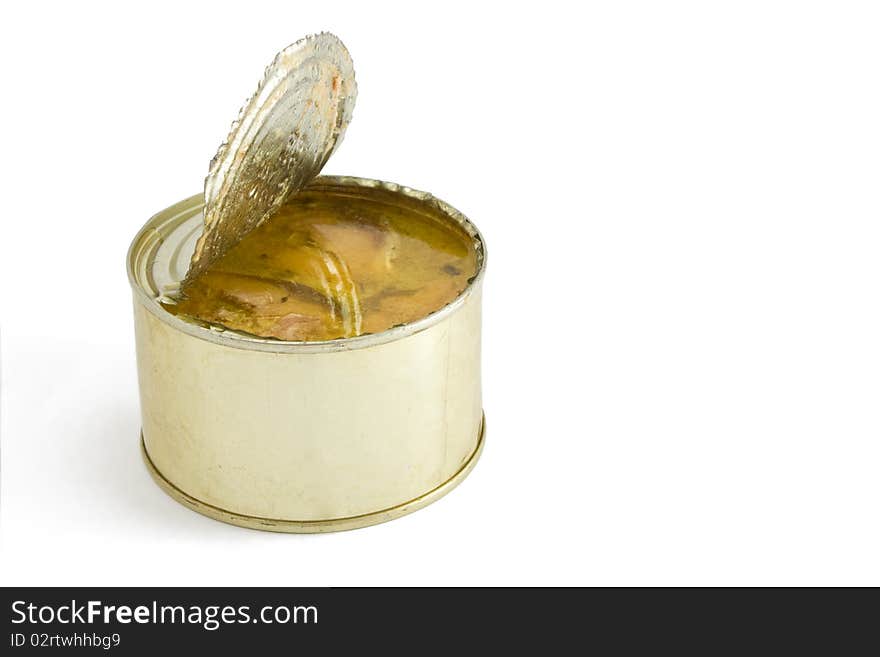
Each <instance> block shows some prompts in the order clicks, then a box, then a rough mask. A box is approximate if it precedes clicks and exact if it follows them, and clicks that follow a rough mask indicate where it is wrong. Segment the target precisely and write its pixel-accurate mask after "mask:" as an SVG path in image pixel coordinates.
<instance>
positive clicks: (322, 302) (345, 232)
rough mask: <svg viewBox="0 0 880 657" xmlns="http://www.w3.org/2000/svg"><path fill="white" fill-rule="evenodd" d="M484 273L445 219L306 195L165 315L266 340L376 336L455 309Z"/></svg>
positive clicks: (466, 241)
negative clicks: (449, 307) (474, 279)
mask: <svg viewBox="0 0 880 657" xmlns="http://www.w3.org/2000/svg"><path fill="white" fill-rule="evenodd" d="M476 271H477V255H476V250H475V248H474V243H473V239H472V238H471V237H470V236H468V235H467V234H466V233H465V232H464V230H462V229H461V228H459V227H457V226H454V225H452V224H451V223H450V222H449V221H443V219H442V218H440V217H433V216H430V215H428V214H422V213H420V212H418V211H416V210H412V209H409V208H405V207H400V206H398V205H393V204H391V203H386V202H384V201H380V200H376V199H366V198H362V197H358V196H345V195H341V194H328V193H325V192H320V191H312V192H309V191H305V192H301V193H300V194H298V195H297V196H296V197H295V198H294V199H293V200H292V201H291V202H289V203H288V204H287V205H285V206H284V207H283V208H282V209H281V210H280V211H279V212H278V213H277V214H276V215H274V216H273V217H272V218H270V219H269V220H268V221H267V222H266V223H264V224H263V225H262V226H260V227H259V228H257V229H256V230H254V231H253V232H251V233H250V234H248V235H247V236H246V237H245V238H244V239H243V240H242V241H241V242H239V243H238V244H237V245H236V246H234V247H233V248H232V249H231V250H230V251H228V252H227V253H226V254H225V255H224V256H223V257H222V258H220V259H219V260H218V261H217V262H215V263H214V264H213V265H211V266H210V267H209V268H208V269H207V270H206V271H205V272H203V273H202V274H200V275H199V276H198V277H197V278H196V279H195V280H193V281H192V282H191V283H189V284H188V285H187V286H186V287H185V288H184V289H183V290H182V296H181V298H180V299H179V300H178V301H177V303H174V304H165V308H166V309H167V310H169V311H170V312H173V313H175V314H181V315H186V316H189V317H191V318H194V319H196V320H199V321H202V322H207V323H209V324H215V325H220V326H223V327H226V328H229V329H234V330H236V331H242V332H245V333H250V334H253V335H257V336H261V337H272V338H278V339H280V340H295V341H315V340H332V339H336V338H347V337H354V336H358V335H363V334H366V333H378V332H380V331H384V330H387V329H389V328H392V327H394V326H397V325H399V324H405V323H408V322H412V321H415V320H417V319H421V318H422V317H425V316H427V315H429V314H430V313H432V312H434V311H436V310H439V309H440V308H442V307H443V306H445V305H446V304H448V303H450V302H451V301H453V300H454V299H455V298H456V297H457V296H458V295H459V294H460V293H461V292H462V291H463V290H464V289H465V287H467V284H468V280H469V279H470V278H471V277H473V276H474V274H475V273H476Z"/></svg>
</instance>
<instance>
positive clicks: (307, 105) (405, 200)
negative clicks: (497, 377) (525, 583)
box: [128, 33, 486, 532]
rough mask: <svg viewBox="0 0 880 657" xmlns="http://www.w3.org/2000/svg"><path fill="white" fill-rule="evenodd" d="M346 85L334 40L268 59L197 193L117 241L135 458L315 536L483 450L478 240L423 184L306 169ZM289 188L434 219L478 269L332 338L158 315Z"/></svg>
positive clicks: (419, 495) (350, 72) (428, 495)
mask: <svg viewBox="0 0 880 657" xmlns="http://www.w3.org/2000/svg"><path fill="white" fill-rule="evenodd" d="M356 92H357V87H356V84H355V81H354V68H353V65H352V63H351V59H350V57H349V55H348V51H347V50H346V49H345V47H344V46H343V45H342V43H341V42H340V41H339V40H338V39H337V38H336V37H334V36H332V35H329V34H326V33H325V34H320V35H316V36H313V37H307V38H306V39H303V40H301V41H299V42H297V43H295V44H293V45H292V46H290V47H288V48H286V49H285V50H283V51H281V52H280V53H279V54H278V56H277V57H276V58H275V60H274V61H273V62H272V64H270V66H269V67H268V68H267V69H266V73H265V76H264V79H263V81H262V82H261V83H260V86H259V87H258V89H257V92H256V93H255V94H254V96H253V97H252V98H251V99H250V100H249V101H248V103H247V104H246V105H245V106H244V108H243V109H242V111H241V113H240V115H239V118H238V119H237V120H236V122H235V123H233V127H232V131H231V132H230V134H229V136H228V137H227V139H226V141H225V142H224V143H223V145H222V146H221V147H220V150H219V151H218V153H217V155H216V156H215V158H214V160H213V161H212V163H211V169H210V172H209V174H208V178H207V179H206V181H205V193H204V194H203V195H202V194H200V195H197V196H193V197H191V198H189V199H186V200H184V201H181V202H180V203H178V204H176V205H174V206H172V207H170V208H168V209H166V210H164V211H162V212H160V213H159V214H157V215H155V216H154V217H152V218H151V219H150V220H149V221H148V222H147V224H146V225H145V226H144V227H143V229H141V231H140V232H139V233H138V235H137V236H136V237H135V239H134V242H133V243H132V245H131V248H130V250H129V254H128V276H129V280H130V282H131V287H132V290H133V294H134V318H135V336H136V342H137V364H138V378H139V386H140V400H141V416H142V443H141V444H142V449H143V456H144V460H145V462H146V464H147V467H148V468H149V470H150V473H151V474H152V476H153V478H154V479H155V480H156V482H157V483H158V484H159V486H161V487H162V488H163V489H164V490H165V491H166V492H167V493H168V494H170V495H171V496H172V497H174V498H175V499H177V500H178V501H180V502H182V503H183V504H185V505H187V506H189V507H191V508H192V509H194V510H196V511H198V512H200V513H203V514H205V515H207V516H210V517H212V518H215V519H218V520H222V521H224V522H229V523H232V524H236V525H241V526H244V527H251V528H255V529H264V530H270V531H280V532H328V531H337V530H345V529H354V528H357V527H363V526H366V525H371V524H376V523H379V522H384V521H386V520H391V519H392V518H396V517H398V516H401V515H404V514H406V513H409V512H411V511H414V510H416V509H419V508H421V507H423V506H425V505H426V504H429V503H430V502H432V501H434V500H436V499H437V498H439V497H441V496H442V495H444V494H445V493H447V492H448V491H449V490H450V489H452V488H453V487H454V486H455V485H456V484H458V483H459V482H460V481H461V480H462V479H463V478H464V477H465V476H467V474H468V473H469V472H470V470H471V468H473V466H474V464H475V463H476V461H477V459H478V457H479V455H480V451H481V449H482V446H483V435H484V431H485V425H484V421H483V413H482V405H481V395H480V301H481V290H482V280H483V272H484V271H485V266H486V252H485V248H484V245H483V240H482V237H481V236H480V234H479V232H478V231H477V229H476V227H475V226H474V225H473V224H471V222H470V221H468V219H466V218H465V217H464V216H463V215H462V214H461V213H460V212H458V211H457V210H455V209H454V208H452V207H451V206H449V205H447V204H446V203H443V202H442V201H439V200H438V199H436V198H434V197H433V196H431V195H430V194H427V193H424V192H418V191H415V190H413V189H409V188H406V187H401V186H399V185H395V184H391V183H384V182H379V181H376V180H368V179H363V178H350V177H335V176H318V175H317V174H318V173H319V172H320V169H321V167H322V166H323V164H324V163H325V162H326V160H327V158H328V157H329V156H330V154H331V153H332V152H333V150H334V149H335V147H336V145H337V144H338V142H339V141H340V140H341V138H342V135H343V133H344V131H345V128H346V126H347V124H348V121H349V120H350V117H351V112H352V108H353V105H354V99H355V96H356ZM299 193H307V194H308V195H309V197H310V198H317V199H324V200H325V201H327V202H328V203H331V202H332V203H335V204H336V206H335V207H342V208H343V210H344V211H346V212H348V209H349V205H350V204H353V203H355V202H363V203H368V204H369V203H377V204H384V206H386V207H390V208H392V209H393V210H394V211H395V212H397V211H400V212H408V213H411V215H412V216H416V215H418V216H420V217H425V218H427V219H428V220H429V221H431V222H439V225H440V226H445V227H446V228H448V229H450V230H454V231H455V232H457V233H458V234H460V235H461V236H462V238H463V240H464V243H466V244H467V245H468V248H472V252H473V253H474V254H475V258H476V269H475V273H474V275H473V276H472V277H469V278H467V279H463V280H462V284H464V283H465V282H466V285H465V286H464V287H463V289H461V288H456V289H455V290H454V293H457V296H455V298H454V299H452V301H450V302H448V303H445V305H443V306H442V307H439V308H438V309H436V310H435V311H434V312H431V313H429V314H426V315H424V316H420V317H419V318H418V319H416V320H414V321H408V322H403V323H398V324H389V326H390V328H387V329H385V330H377V331H374V332H372V333H365V332H363V331H360V332H359V334H351V335H348V334H347V335H346V336H345V337H341V338H338V339H329V338H328V339H321V340H309V339H302V340H300V341H288V340H286V339H275V338H273V337H259V336H258V335H254V334H251V333H242V332H240V331H235V330H230V329H229V327H228V326H225V327H224V326H222V325H221V326H218V325H215V324H212V323H210V322H209V323H203V322H199V321H191V320H190V318H187V317H186V316H181V315H179V314H178V313H176V312H171V311H169V310H168V308H167V305H166V304H167V303H168V302H169V301H170V300H171V301H173V299H170V296H173V295H174V294H175V292H176V291H178V292H179V291H180V290H181V289H183V290H186V289H187V288H186V286H187V285H188V284H189V283H190V282H191V281H192V280H197V278H194V277H197V276H198V275H199V274H200V272H205V271H210V267H211V263H212V262H219V261H222V258H223V256H224V254H225V253H229V252H230V251H229V250H230V249H232V248H234V247H235V246H236V245H237V244H239V243H241V240H243V239H244V237H245V236H246V235H248V234H249V233H251V232H253V231H255V230H256V229H257V228H259V227H260V226H261V225H263V224H264V223H266V222H267V221H271V219H272V217H273V216H277V213H278V211H279V210H280V209H282V208H283V207H284V206H285V204H286V203H287V202H288V201H289V199H291V198H292V197H294V196H296V195H297V194H299ZM266 225H267V227H268V226H269V225H268V224H266ZM284 243H286V242H279V244H284ZM308 248H311V247H308ZM265 255H266V254H261V255H260V257H261V258H262V257H265ZM458 273H459V274H460V272H458ZM292 283H293V284H295V285H298V284H300V283H299V282H298V281H296V280H293V281H292ZM181 286H183V287H181ZM459 289H460V290H461V291H460V292H458V290H459ZM183 296H184V297H185V296H186V295H185V294H184V295H183ZM282 301H284V302H285V303H287V297H284V298H283V299H282Z"/></svg>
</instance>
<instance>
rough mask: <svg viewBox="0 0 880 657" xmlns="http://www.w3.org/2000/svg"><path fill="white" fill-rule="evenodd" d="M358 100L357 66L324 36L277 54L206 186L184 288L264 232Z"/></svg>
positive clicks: (332, 144)
mask: <svg viewBox="0 0 880 657" xmlns="http://www.w3.org/2000/svg"><path fill="white" fill-rule="evenodd" d="M356 97H357V84H356V83H355V79H354V65H353V64H352V61H351V57H350V55H349V54H348V50H346V48H345V46H344V45H343V44H342V41H340V40H339V39H338V38H337V37H335V36H333V35H332V34H329V33H327V32H323V33H321V34H317V35H312V36H308V37H305V38H304V39H300V40H299V41H297V42H296V43H294V44H292V45H290V46H288V47H287V48H285V49H284V50H282V51H281V52H279V53H278V54H277V55H276V56H275V59H274V60H273V61H272V63H271V64H269V66H268V68H266V73H265V75H264V76H263V80H262V82H260V85H259V87H257V91H256V93H254V95H253V96H252V97H251V99H250V100H248V102H247V103H245V105H244V107H242V109H241V112H240V113H239V116H238V119H237V120H236V121H235V122H234V123H233V124H232V129H231V130H230V132H229V136H228V137H227V138H226V142H225V143H224V144H223V145H221V146H220V149H219V150H218V151H217V154H216V155H215V156H214V159H213V160H211V167H210V171H209V172H208V177H207V178H205V231H204V233H202V236H201V237H200V238H199V240H198V242H197V243H196V248H195V252H194V253H193V256H192V261H191V263H190V267H189V271H188V272H187V274H186V278H185V279H184V284H185V283H186V282H187V281H190V280H192V279H193V278H195V277H196V276H197V275H198V274H200V273H201V272H203V271H204V270H205V269H206V268H207V267H208V266H209V265H210V264H211V263H213V262H214V261H216V260H217V259H218V258H220V257H221V256H222V255H223V254H224V253H226V252H227V251H228V250H229V249H230V248H231V247H233V246H235V244H237V243H238V242H239V241H241V239H242V238H243V237H244V236H245V235H247V234H248V233H249V232H250V231H252V230H253V229H255V228H256V227H257V226H259V225H260V224H262V223H263V222H264V221H265V220H266V219H268V218H269V217H270V216H271V215H273V214H274V213H275V212H276V210H278V208H279V207H280V206H281V205H282V204H283V203H284V202H285V200H286V199H288V198H289V197H290V196H292V195H293V194H296V193H297V192H298V191H299V190H301V189H302V188H303V187H305V185H306V184H307V183H308V182H309V181H310V180H312V179H313V178H314V177H315V176H317V175H318V173H319V172H320V171H321V168H322V167H323V166H324V163H325V162H326V161H327V159H328V158H329V157H330V155H331V154H332V153H333V151H334V150H335V149H336V146H337V145H338V144H339V142H341V141H342V137H343V134H344V133H345V128H346V127H347V126H348V122H349V121H350V120H351V114H352V110H353V109H354V103H355V98H356Z"/></svg>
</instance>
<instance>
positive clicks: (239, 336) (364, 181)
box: [126, 175, 488, 354]
mask: <svg viewBox="0 0 880 657" xmlns="http://www.w3.org/2000/svg"><path fill="white" fill-rule="evenodd" d="M334 186H335V187H360V188H370V189H382V190H384V191H387V192H391V193H393V194H401V195H403V196H406V197H408V198H410V199H413V200H416V201H418V202H419V203H423V204H425V205H427V206H429V207H431V208H432V209H434V210H436V211H438V212H439V213H441V214H442V215H444V216H446V217H448V218H449V219H451V220H453V221H454V222H456V223H457V224H459V225H460V226H461V227H462V228H463V229H464V230H465V231H466V232H467V233H468V235H470V236H471V238H473V240H474V243H475V245H476V249H477V272H476V274H474V276H473V277H472V278H471V279H470V280H469V282H468V285H467V286H466V287H465V289H464V290H462V291H461V293H460V294H459V295H458V296H457V297H456V298H455V299H453V300H452V301H450V302H449V303H448V304H446V305H445V306H443V307H442V308H439V309H438V310H435V311H434V312H432V313H430V314H428V315H426V316H425V317H422V318H420V319H417V320H416V321H414V322H409V323H406V324H401V325H399V326H395V327H392V328H390V329H387V330H385V331H380V332H379V333H369V334H365V335H359V336H356V337H353V338H336V339H334V340H321V341H313V342H292V341H284V340H278V339H275V338H262V337H259V336H252V335H247V334H245V333H239V332H236V331H232V330H218V329H214V328H208V327H205V326H200V325H199V324H195V323H193V322H189V321H187V320H185V319H182V318H180V317H178V316H177V315H173V314H172V313H170V312H168V311H167V310H165V309H164V308H163V307H162V306H161V304H160V303H159V301H158V299H157V298H155V297H153V296H151V295H150V294H148V293H147V291H146V289H144V286H143V285H142V284H141V281H140V280H139V279H138V276H137V274H136V272H135V271H134V269H135V264H134V263H135V261H136V260H140V256H141V255H142V254H143V251H144V246H145V244H144V242H145V241H146V240H147V239H148V238H149V237H152V236H153V235H154V234H157V233H159V231H158V230H157V228H156V226H155V225H154V224H156V223H157V222H158V221H159V220H160V219H164V220H165V221H168V220H169V218H168V215H169V214H171V215H172V216H171V218H170V220H173V219H175V218H179V217H180V216H181V215H182V214H183V213H184V212H187V213H188V212H189V211H191V210H192V209H193V206H194V205H203V204H204V197H203V196H202V194H196V195H194V196H191V197H189V198H187V199H184V200H183V201H179V202H178V203H175V204H174V205H171V206H169V207H168V208H165V209H164V210H162V211H160V212H158V213H156V214H155V215H153V216H152V217H150V219H149V220H148V221H147V223H146V224H144V226H143V228H141V229H140V230H139V231H138V233H137V234H136V235H135V237H134V239H133V240H132V242H131V245H130V246H129V248H128V254H127V257H126V271H127V273H128V281H129V284H130V285H131V289H132V292H133V294H134V296H135V299H136V300H137V301H138V302H140V304H141V305H143V306H144V308H146V309H147V310H148V311H149V312H151V313H152V314H153V315H154V316H156V317H157V318H158V319H159V320H160V321H162V322H164V323H166V324H169V325H171V326H172V327H174V328H176V329H177V330H179V331H181V332H183V333H186V334H187V335H190V336H192V337H195V338H198V339H201V340H206V341H207V342H213V343H215V344H220V345H223V346H226V347H232V348H234V349H244V350H248V351H263V352H269V353H277V354H289V353H298V354H305V353H327V352H338V351H352V350H355V349H365V348H368V347H374V346H377V345H381V344H385V343H388V342H394V341H396V340H400V339H402V338H405V337H408V336H410V335H414V334H416V333H419V332H421V331H424V330H426V329H428V328H431V327H432V326H434V325H435V324H438V323H440V322H442V321H443V320H444V319H446V318H447V317H448V316H450V315H452V314H453V313H455V312H456V310H458V308H459V307H460V306H462V305H464V303H465V302H466V301H467V299H468V298H469V297H470V296H472V295H473V294H475V293H476V291H477V290H478V289H479V287H480V285H481V284H482V281H483V275H484V272H485V271H486V259H487V255H488V254H487V252H486V243H485V240H484V239H483V236H482V234H481V233H480V231H479V229H478V228H477V227H476V226H475V225H474V224H473V223H472V222H471V221H470V219H468V218H467V217H466V216H465V215H464V214H462V213H461V212H459V211H458V210H456V209H455V208H454V207H452V206H451V205H449V204H448V203H446V202H445V201H442V200H440V199H438V198H437V197H435V196H433V195H432V194H430V193H428V192H423V191H420V190H417V189H413V188H411V187H406V186H403V185H398V184H397V183H391V182H385V181H382V180H374V179H372V178H359V177H355V176H325V175H322V176H318V177H316V178H315V179H314V180H313V181H312V182H311V183H309V185H307V186H306V189H309V188H315V187H334ZM187 216H190V215H189V214H188V215H187ZM180 220H181V221H183V220H184V219H180ZM154 246H155V245H154Z"/></svg>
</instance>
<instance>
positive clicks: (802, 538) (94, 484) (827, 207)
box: [0, 0, 880, 585]
mask: <svg viewBox="0 0 880 657" xmlns="http://www.w3.org/2000/svg"><path fill="white" fill-rule="evenodd" d="M579 4H581V3H553V2H542V3H536V4H535V5H533V6H530V7H528V8H524V7H522V6H521V5H519V4H518V3H498V4H497V5H489V4H488V3H487V4H485V5H484V4H482V3H476V2H468V3H461V4H456V3H452V2H444V3H442V4H439V5H437V6H436V7H435V8H434V9H430V10H429V9H426V8H423V7H422V5H418V4H416V3H401V4H399V5H391V4H385V3H381V2H373V1H371V2H357V3H356V2H351V3H348V2H338V1H334V2H309V3H293V2H289V1H285V2H275V3H261V2H255V1H253V0H248V1H246V2H245V1H238V2H235V3H220V2H211V3H205V4H203V5H197V4H191V3H184V2H175V3H168V4H164V3H159V2H150V3H143V4H142V8H140V9H131V8H127V7H124V6H123V4H122V3H113V4H110V3H108V4H107V5H97V4H86V3H58V4H54V5H53V4H46V3H15V4H14V5H10V6H7V7H6V8H4V10H3V14H4V15H3V19H2V22H0V61H2V64H0V66H2V81H0V84H2V87H0V93H2V105H0V113H2V124H0V125H2V142H0V147H2V156H0V180H2V190H3V196H2V209H0V221H2V229H0V294H2V296H0V335H2V338H0V339H2V491H0V492H2V497H0V528H2V536H0V545H2V559H0V567H2V575H0V576H2V580H0V581H2V583H3V584H42V585H48V584H96V585H97V584H104V585H134V584H152V585H164V584H168V585H171V584H178V585H196V584H206V585H221V584H237V585H245V584H250V585H345V584H348V585H361V584H378V585H395V584H404V585H410V584H412V585H423V584H424V585H427V584H439V585H446V584H465V585H467V584H473V585H489V584H499V585H506V584H562V585H565V584H583V585H599V584H618V585H629V584H649V585H650V584H697V585H702V584H734V585H737V584H766V585H781V584H874V585H877V584H880V560H878V558H877V555H878V553H880V529H878V517H880V514H878V506H880V476H878V470H880V442H878V438H880V406H878V401H880V308H878V295H877V284H878V281H880V276H878V274H880V271H878V269H880V257H878V255H880V254H878V246H880V245H878V240H880V223H878V219H880V214H878V210H880V193H878V181H880V91H878V89H880V87H878V80H880V39H878V38H877V35H878V30H880V20H878V19H880V16H878V14H877V12H876V11H875V10H873V8H872V6H871V3H863V4H858V3H840V2H827V3H816V2H789V3H785V2H724V3H718V2H716V3H704V2H671V3H654V2H641V3H639V2H603V3H587V4H585V6H584V7H583V8H582V9H580V10H578V9H576V7H577V6H578V5H579ZM320 30H330V31H333V32H334V33H336V34H337V35H339V36H340V37H341V38H342V39H343V41H344V42H345V43H346V45H347V46H348V48H349V50H350V51H351V53H352V56H353V58H354V61H355V66H356V69H357V75H358V81H359V88H360V94H359V97H358V101H357V107H356V109H355V114H354V120H353V122H352V124H351V126H350V128H349V130H348V133H347V136H346V139H345V142H344V143H343V144H342V146H341V147H340V149H339V150H338V152H337V153H336V155H335V156H334V157H333V158H332V160H331V161H330V163H329V164H328V165H327V167H326V172H328V173H341V174H353V175H360V176H368V177H375V178H381V179H386V180H392V181H396V182H400V183H403V184H407V185H410V186H413V187H416V188H421V189H427V190H430V191H432V192H434V193H435V194H437V195H438V196H440V197H441V198H443V199H445V200H447V201H449V202H451V203H452V204H453V205H455V206H457V207H458V208H459V209H461V210H462V211H463V212H465V213H466V214H467V215H469V216H470V217H471V218H472V219H473V220H474V221H475V222H476V223H477V224H478V225H479V226H480V228H481V229H482V231H483V232H484V234H485V236H486V238H487V242H488V245H489V252H490V259H489V271H488V275H487V278H486V288H485V306H484V309H485V327H484V331H485V332H484V360H483V365H484V372H485V376H484V390H485V408H486V413H487V416H488V427H489V432H488V442H487V446H486V451H485V454H484V456H483V459H482V461H481V463H480V464H479V466H478V467H477V468H476V470H475V471H474V472H473V474H472V475H471V477H470V478H469V479H468V480H467V481H466V482H464V483H463V484H462V486H461V487H460V488H458V489H456V490H455V491H454V492H453V493H452V494H450V495H449V496H448V497H446V498H444V499H443V500H441V501H440V502H438V503H437V504H435V505H432V506H430V507H428V508H426V509H425V510H423V511H419V512H418V513H416V514H414V515H411V516H408V517H405V518H402V519H400V520H397V521H394V522H392V523H389V524H386V525H381V526H376V527H372V528H368V529H363V530H359V531H355V532H348V533H343V534H336V535H325V536H293V535H276V534H265V533H258V532H253V531H248V530H244V529H239V528H235V527H231V526H226V525H223V524H220V523H217V522H214V521H212V520H208V519H207V518H203V517H201V516H199V515H197V514H194V513H192V512H191V511H189V510H187V509H185V508H184V507H182V506H180V505H178V504H177V503H175V502H173V501H172V500H171V499H170V498H168V497H166V496H165V495H164V494H163V493H162V492H161V491H160V490H159V489H158V488H156V486H155V485H154V484H153V483H152V481H151V480H150V479H149V477H148V475H147V472H146V470H145V469H144V467H143V465H142V463H141V461H140V455H139V452H138V428H139V420H138V402H137V387H136V373H135V363H134V343H133V329H132V318H131V302H130V295H129V288H128V281H127V279H126V276H125V269H124V260H125V252H126V249H127V247H128V244H129V241H130V240H131V238H132V237H133V236H134V234H135V232H136V231H137V230H138V229H139V228H140V226H141V225H142V224H143V223H144V222H145V221H146V220H147V219H148V218H149V217H150V216H151V215H152V214H154V213H155V212H157V211H159V210H161V209H163V208H165V207H166V206H168V205H170V204H172V203H174V202H176V201H177V200H179V199H182V198H183V197H185V196H189V195H191V194H193V193H195V192H197V191H198V190H199V189H200V188H201V184H202V178H203V176H204V174H205V173H206V171H207V166H208V161H209V159H210V157H211V156H212V155H213V153H214V151H215V149H216V147H217V146H218V144H219V142H220V141H221V140H222V139H223V137H225V135H226V133H227V129H228V127H229V123H230V122H231V121H232V119H233V118H234V117H235V115H236V113H237V111H238V109H239V106H240V105H241V103H242V101H243V100H244V99H245V98H246V97H247V96H248V95H249V94H250V93H251V92H252V91H253V89H254V88H255V86H256V83H257V81H258V80H259V78H260V76H261V74H262V70H263V67H264V66H265V65H266V64H268V62H269V61H270V60H271V59H272V57H273V56H274V54H275V52H276V51H277V50H279V49H281V48H282V47H284V46H285V45H287V44H288V43H290V42H292V41H294V40H296V39H298V38H299V37H301V36H303V35H305V34H308V33H312V32H316V31H320Z"/></svg>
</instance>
